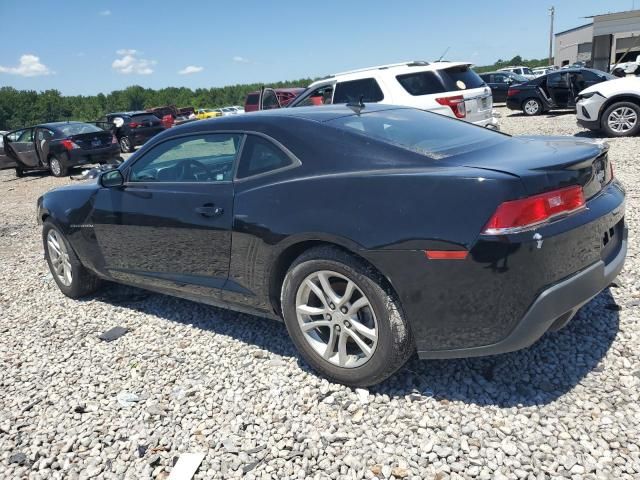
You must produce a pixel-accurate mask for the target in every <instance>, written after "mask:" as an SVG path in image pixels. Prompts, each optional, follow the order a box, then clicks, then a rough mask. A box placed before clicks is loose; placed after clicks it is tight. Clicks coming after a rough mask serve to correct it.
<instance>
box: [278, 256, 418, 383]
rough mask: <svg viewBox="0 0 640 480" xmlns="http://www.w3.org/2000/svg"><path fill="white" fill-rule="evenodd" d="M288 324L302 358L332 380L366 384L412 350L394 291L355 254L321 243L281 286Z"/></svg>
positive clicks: (297, 263) (383, 376)
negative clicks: (323, 245)
mask: <svg viewBox="0 0 640 480" xmlns="http://www.w3.org/2000/svg"><path fill="white" fill-rule="evenodd" d="M281 301H282V311H283V316H284V320H285V323H286V325H287V330H288V331H289V335H290V336H291V338H292V339H293V342H294V344H295V345H296V347H297V348H298V350H299V351H300V353H301V355H302V356H303V357H304V359H305V360H306V361H307V362H308V363H309V364H310V365H311V366H312V367H313V368H314V369H315V370H317V371H319V372H320V373H322V374H323V375H324V376H326V377H327V378H329V379H330V380H332V381H335V382H339V383H343V384H346V385H350V386H368V385H373V384H376V383H379V382H381V381H383V380H384V379H386V378H387V377H389V376H390V375H392V374H393V373H394V372H395V371H396V370H398V369H399V368H400V367H402V365H404V363H405V362H406V361H407V359H408V358H409V356H410V355H411V354H412V353H413V350H414V347H413V340H412V337H411V331H410V329H409V326H408V325H407V323H406V321H405V319H404V316H403V314H402V309H401V308H400V304H399V302H398V300H397V299H396V297H395V294H394V293H393V292H392V291H391V290H390V289H389V288H388V287H387V286H385V284H384V282H383V280H382V278H381V276H380V275H379V274H377V272H375V271H373V270H372V269H371V267H369V266H367V265H366V264H365V263H364V262H362V261H360V260H358V259H356V258H355V257H353V256H351V255H349V254H347V253H345V252H343V251H341V250H338V249H335V248H331V247H322V248H317V249H313V250H310V251H308V252H306V253H305V254H303V255H302V256H300V257H299V258H298V259H297V260H296V261H295V262H294V264H293V265H292V266H291V268H290V269H289V271H288V272H287V275H286V277H285V280H284V283H283V286H282V294H281Z"/></svg>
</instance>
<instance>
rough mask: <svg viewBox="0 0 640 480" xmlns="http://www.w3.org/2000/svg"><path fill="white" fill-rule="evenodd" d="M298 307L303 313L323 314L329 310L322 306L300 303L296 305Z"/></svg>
mask: <svg viewBox="0 0 640 480" xmlns="http://www.w3.org/2000/svg"><path fill="white" fill-rule="evenodd" d="M296 309H297V310H298V312H299V313H302V314H303V315H309V316H312V315H322V314H324V313H326V312H327V308H326V307H324V308H320V307H310V306H309V305H298V306H297V307H296Z"/></svg>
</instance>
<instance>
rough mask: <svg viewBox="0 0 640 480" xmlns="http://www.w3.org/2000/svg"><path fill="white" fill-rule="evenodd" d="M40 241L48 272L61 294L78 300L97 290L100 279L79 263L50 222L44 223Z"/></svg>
mask: <svg viewBox="0 0 640 480" xmlns="http://www.w3.org/2000/svg"><path fill="white" fill-rule="evenodd" d="M42 240H43V242H44V251H45V258H46V260H47V264H48V265H49V270H50V271H51V275H52V276H53V279H54V280H55V282H56V284H57V285H58V287H59V288H60V290H61V291H62V293H64V294H65V295H66V296H67V297H71V298H80V297H83V296H85V295H89V294H90V293H93V292H95V291H96V290H97V289H98V287H99V286H100V279H99V278H98V277H96V276H95V275H94V274H92V273H91V272H90V271H89V270H87V269H86V268H85V267H84V266H83V265H82V264H81V263H80V260H79V259H78V257H77V256H76V254H75V252H74V251H73V249H72V248H71V246H70V245H69V242H68V241H67V239H66V238H65V236H64V235H63V234H62V232H60V230H59V229H58V228H57V227H56V226H55V225H54V224H53V223H51V222H50V221H45V222H44V227H43V229H42Z"/></svg>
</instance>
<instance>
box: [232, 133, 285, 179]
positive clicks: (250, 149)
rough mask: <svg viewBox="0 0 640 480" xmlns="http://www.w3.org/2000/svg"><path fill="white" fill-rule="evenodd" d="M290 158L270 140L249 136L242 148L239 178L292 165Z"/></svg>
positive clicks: (237, 175)
mask: <svg viewBox="0 0 640 480" xmlns="http://www.w3.org/2000/svg"><path fill="white" fill-rule="evenodd" d="M291 163H292V161H291V158H289V156H288V155H287V154H286V153H284V152H283V151H282V150H280V148H278V147H276V146H275V145H274V144H273V143H272V142H270V141H269V140H267V139H265V138H262V137H259V136H258V135H248V136H247V139H246V140H245V142H244V146H243V147H242V158H241V159H240V165H239V166H238V173H237V174H236V177H237V178H247V177H251V176H253V175H259V174H261V173H267V172H271V171H273V170H278V169H280V168H283V167H287V166H289V165H291Z"/></svg>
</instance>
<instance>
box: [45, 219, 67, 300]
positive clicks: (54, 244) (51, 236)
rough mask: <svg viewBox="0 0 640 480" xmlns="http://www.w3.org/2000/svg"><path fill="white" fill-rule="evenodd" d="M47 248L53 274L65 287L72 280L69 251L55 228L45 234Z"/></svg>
mask: <svg viewBox="0 0 640 480" xmlns="http://www.w3.org/2000/svg"><path fill="white" fill-rule="evenodd" d="M47 250H48V252H49V259H50V260H51V266H52V267H53V272H52V273H53V274H54V275H55V276H56V278H57V279H58V281H59V282H60V283H62V284H63V285H64V286H65V287H68V286H70V285H71V282H72V281H73V276H72V273H71V272H72V270H71V262H70V261H69V252H68V251H67V246H66V245H65V243H64V240H62V238H61V236H60V235H59V234H58V232H56V231H55V230H53V229H52V230H49V233H48V234H47Z"/></svg>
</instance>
